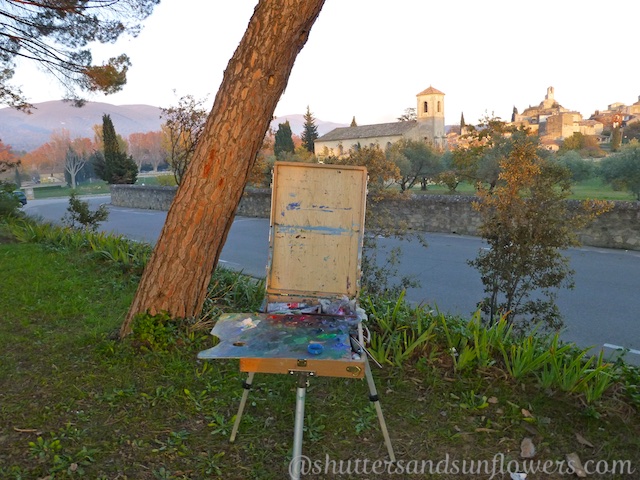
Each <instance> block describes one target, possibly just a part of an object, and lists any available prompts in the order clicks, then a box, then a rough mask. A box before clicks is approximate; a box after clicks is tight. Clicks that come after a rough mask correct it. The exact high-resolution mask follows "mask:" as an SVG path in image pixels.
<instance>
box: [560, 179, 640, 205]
mask: <svg viewBox="0 0 640 480" xmlns="http://www.w3.org/2000/svg"><path fill="white" fill-rule="evenodd" d="M572 192H573V195H571V197H570V198H572V199H576V200H586V199H600V200H619V201H627V202H633V201H635V196H634V195H633V194H632V193H629V192H625V191H620V190H614V189H613V188H611V186H610V185H606V184H604V183H603V182H602V180H601V179H600V178H591V179H589V180H585V181H583V182H579V183H577V184H574V185H573V187H572Z"/></svg>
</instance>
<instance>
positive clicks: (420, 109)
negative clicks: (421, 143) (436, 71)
mask: <svg viewBox="0 0 640 480" xmlns="http://www.w3.org/2000/svg"><path fill="white" fill-rule="evenodd" d="M416 97H417V101H418V104H417V108H416V117H417V121H418V125H419V126H420V129H421V131H422V134H423V136H424V138H423V139H424V140H426V141H428V142H431V143H432V144H433V145H434V146H435V147H437V148H444V145H445V140H446V139H445V132H444V93H442V92H441V91H440V90H438V89H436V88H433V87H431V86H430V87H429V88H427V89H426V90H424V91H422V92H420V93H419V94H418V95H416Z"/></svg>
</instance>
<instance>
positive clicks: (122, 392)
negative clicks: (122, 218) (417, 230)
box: [0, 229, 640, 480]
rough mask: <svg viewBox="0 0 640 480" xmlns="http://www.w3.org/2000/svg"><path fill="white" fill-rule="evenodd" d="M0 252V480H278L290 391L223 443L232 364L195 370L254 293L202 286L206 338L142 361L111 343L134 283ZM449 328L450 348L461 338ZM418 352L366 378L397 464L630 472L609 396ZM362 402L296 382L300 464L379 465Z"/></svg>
mask: <svg viewBox="0 0 640 480" xmlns="http://www.w3.org/2000/svg"><path fill="white" fill-rule="evenodd" d="M0 231H2V229H0ZM0 241H2V242H4V243H0V265H2V268H1V269H0V285H2V295H0V312H2V321H1V322H0V348H1V351H2V356H1V357H0V358H1V360H0V478H2V479H3V480H4V479H18V478H20V479H40V478H45V477H47V476H49V477H48V478H55V479H59V478H88V479H116V478H118V479H135V480H145V479H210V478H224V479H230V480H234V479H243V480H244V479H264V480H267V479H282V478H287V472H288V461H289V458H290V455H291V445H292V433H293V417H294V405H295V379H292V378H290V377H288V376H284V375H257V376H256V378H255V381H254V389H253V390H252V391H251V393H250V396H249V402H248V404H247V408H246V410H245V415H244V416H243V419H242V424H241V427H240V432H239V434H238V438H237V440H236V442H235V443H234V444H230V443H229V442H228V437H229V434H230V430H231V426H232V422H233V418H234V415H235V414H236V410H237V406H238V402H239V398H240V395H241V393H242V388H241V385H240V382H241V380H242V378H243V375H241V374H240V373H239V372H238V365H237V362H236V361H215V362H202V361H199V360H197V358H196V355H197V352H198V351H200V350H203V349H205V348H209V347H210V346H211V345H212V344H213V339H212V337H211V336H210V335H208V334H207V329H208V326H210V322H211V321H213V319H214V317H215V316H216V315H217V314H218V313H219V312H221V311H232V310H234V309H235V308H238V309H240V310H241V311H242V310H243V309H249V308H255V305H256V304H257V303H259V300H260V294H259V291H261V290H262V289H263V285H262V284H257V285H256V284H255V282H253V281H251V280H247V279H245V277H241V276H238V275H237V274H232V273H229V272H227V271H219V272H217V273H216V275H215V278H214V280H213V282H212V288H211V290H210V292H211V293H210V295H209V299H208V300H207V304H206V308H205V314H204V317H206V318H204V319H203V321H204V322H205V323H206V322H209V324H207V325H204V324H200V325H199V326H200V327H204V329H202V328H201V329H198V330H196V329H194V328H188V329H185V330H183V331H182V333H179V334H178V336H177V338H176V342H174V343H173V344H172V345H171V346H169V347H168V348H165V349H161V350H160V351H146V350H140V349H139V348H137V344H136V342H135V341H133V340H127V341H124V342H120V341H116V340H113V336H112V334H113V332H115V331H117V329H118V327H119V325H120V323H121V322H122V320H123V318H124V316H125V314H126V311H127V308H128V305H129V303H130V301H131V298H132V295H133V293H134V291H135V288H136V285H137V277H135V276H133V275H131V274H125V273H123V270H122V269H121V268H120V267H118V266H117V265H115V264H113V263H110V262H107V261H105V260H100V259H98V258H97V257H96V256H95V255H92V254H90V253H86V252H83V251H78V250H68V249H63V248H59V247H58V248H57V247H53V246H51V245H49V246H44V245H40V244H21V243H20V244H19V243H7V242H9V241H10V236H9V235H8V234H6V232H5V233H3V234H2V235H0ZM236 311H237V310H236ZM383 311H384V312H388V313H381V312H383ZM377 312H378V314H379V315H384V316H385V318H388V319H389V320H391V319H393V321H394V322H400V323H396V324H397V325H409V324H411V322H412V320H411V318H412V317H411V316H412V315H414V312H413V310H412V309H408V308H406V309H405V307H402V308H400V307H395V308H394V306H393V305H389V307H388V310H385V309H382V308H381V307H378V310H377ZM402 322H408V323H402ZM451 322H452V323H451V327H450V329H449V330H448V338H449V341H450V342H452V343H451V345H453V344H454V343H453V342H459V341H460V339H461V336H460V332H461V329H462V327H460V326H457V327H456V325H460V324H459V323H456V322H455V321H453V320H451ZM463 323H464V322H463ZM196 325H197V324H196ZM191 327H193V325H191ZM394 328H395V327H394ZM402 328H406V327H402ZM438 329H439V327H438ZM481 342H482V340H481V339H478V340H477V341H476V346H480V345H481ZM455 344H456V345H458V346H459V343H455ZM430 345H431V348H427V349H425V348H421V349H418V350H416V355H414V356H412V357H411V359H410V360H407V361H405V362H404V364H403V365H402V366H398V367H391V366H385V367H384V368H382V369H379V368H377V367H375V366H374V367H373V368H374V376H375V379H376V383H377V387H378V390H379V392H380V396H381V404H382V408H383V410H384V412H385V417H386V420H387V423H388V427H389V431H390V434H391V437H392V441H393V445H394V448H395V450H396V454H397V456H398V458H400V459H403V460H409V459H414V460H433V461H434V463H435V462H437V461H440V460H442V459H444V458H445V456H446V455H449V456H450V458H455V459H460V460H462V459H476V460H488V461H491V460H492V458H493V457H494V455H496V454H504V455H505V457H506V461H509V460H511V459H513V460H515V459H518V454H519V446H520V442H521V441H522V439H523V438H524V437H532V438H533V441H534V443H535V444H536V447H537V449H538V454H537V457H536V458H537V459H541V460H553V461H555V460H563V459H564V458H565V455H566V454H568V453H571V452H576V453H578V454H579V456H580V458H581V459H582V461H583V462H585V461H587V460H596V461H597V460H604V461H613V460H615V459H622V460H631V461H632V462H633V467H634V468H635V469H636V474H637V472H638V471H640V470H638V469H640V440H639V439H640V419H639V417H640V416H639V415H638V410H637V404H636V406H635V407H634V406H633V405H632V404H631V403H630V402H629V401H628V398H627V397H624V396H623V395H622V388H623V387H622V386H618V387H616V388H612V389H610V390H609V391H608V392H607V393H606V395H604V396H603V397H602V398H601V399H600V400H599V401H598V402H595V403H590V404H588V405H587V404H586V403H585V399H584V397H583V396H580V395H578V396H576V395H570V394H568V393H564V392H562V391H561V390H559V389H543V388H541V387H540V384H539V382H538V381H537V380H536V379H535V378H534V377H524V378H523V379H522V380H519V381H515V380H513V379H511V378H510V377H509V376H508V375H506V374H505V373H504V370H502V369H500V368H498V365H490V366H485V367H483V368H470V369H465V370H464V371H460V372H459V371H456V370H455V368H454V366H453V364H452V357H451V356H450V355H448V354H444V352H446V351H447V350H446V347H447V344H445V345H443V346H438V345H437V344H435V343H431V342H430ZM483 348H484V347H483ZM631 372H632V373H631V374H629V375H628V376H627V377H626V378H627V380H626V381H627V383H629V382H630V383H631V384H632V385H631V387H633V388H637V383H639V380H640V375H639V374H638V373H636V372H635V370H632V371H631ZM631 387H629V386H627V388H631ZM367 396H368V390H367V386H366V382H364V381H359V380H346V379H336V378H313V379H311V382H310V386H309V389H308V393H307V404H306V411H305V415H306V423H305V439H304V447H303V453H304V454H305V455H307V456H309V457H310V458H312V459H321V460H323V459H324V458H325V455H329V456H330V458H332V459H335V460H341V459H342V460H348V459H352V460H355V459H370V461H373V460H377V459H384V458H385V456H386V450H385V448H384V444H383V440H382V436H381V434H380V431H379V427H378V424H377V420H376V417H375V411H374V410H373V409H372V407H371V406H370V404H369V402H368V399H367ZM638 403H640V399H638ZM576 434H579V435H580V436H581V437H583V438H585V439H587V440H588V441H589V442H591V444H593V445H594V448H591V447H589V446H585V445H584V444H583V443H580V441H579V439H578V438H577V437H576ZM487 477H488V476H487ZM304 478H323V479H325V478H367V476H353V475H344V476H332V475H324V474H323V475H309V476H305V477H304ZM379 478H387V477H385V476H380V477H379ZM394 478H425V477H424V476H396V477H394ZM426 478H430V477H426ZM433 478H438V479H447V478H451V479H453V478H462V477H461V476H460V475H449V476H447V475H438V476H434V477H433ZM477 478H484V477H477ZM496 478H500V477H496ZM507 478H508V477H507ZM534 478H537V477H534ZM548 478H552V477H548ZM589 478H616V477H613V476H600V477H599V476H597V475H594V476H591V477H589ZM619 478H634V477H633V476H624V477H619Z"/></svg>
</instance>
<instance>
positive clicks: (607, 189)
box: [411, 178, 635, 202]
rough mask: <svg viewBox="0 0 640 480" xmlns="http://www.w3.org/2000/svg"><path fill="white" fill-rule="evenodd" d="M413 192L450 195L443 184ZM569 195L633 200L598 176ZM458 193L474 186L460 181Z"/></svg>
mask: <svg viewBox="0 0 640 480" xmlns="http://www.w3.org/2000/svg"><path fill="white" fill-rule="evenodd" d="M411 192H412V193H415V194H431V195H450V194H451V193H450V192H449V191H448V190H447V187H445V186H444V185H429V187H428V188H427V191H426V192H425V191H422V190H420V186H417V187H414V188H412V189H411ZM571 192H572V193H571V195H570V196H569V197H568V198H569V199H571V200H586V199H600V200H618V201H626V202H633V201H635V197H634V195H633V194H631V193H629V192H625V191H619V190H614V189H613V188H611V186H610V185H606V184H605V183H603V182H602V180H601V179H600V178H591V179H589V180H585V181H583V182H578V183H575V184H573V186H572V188H571ZM456 194H458V195H474V194H475V188H474V186H473V185H471V184H469V183H466V182H462V183H460V185H458V188H457V189H456Z"/></svg>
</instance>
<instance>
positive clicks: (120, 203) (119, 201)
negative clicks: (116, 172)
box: [111, 185, 178, 211]
mask: <svg viewBox="0 0 640 480" xmlns="http://www.w3.org/2000/svg"><path fill="white" fill-rule="evenodd" d="M177 189H178V187H155V186H145V185H111V205H115V206H117V207H130V208H143V209H146V210H164V211H168V210H169V207H170V206H171V202H173V197H174V196H175V194H176V190H177Z"/></svg>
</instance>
